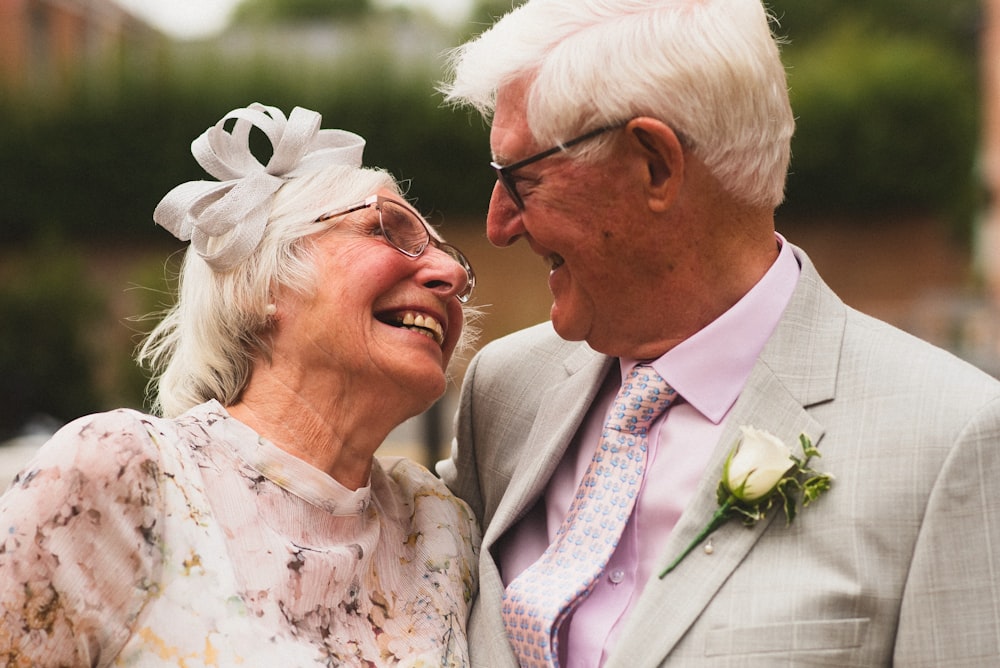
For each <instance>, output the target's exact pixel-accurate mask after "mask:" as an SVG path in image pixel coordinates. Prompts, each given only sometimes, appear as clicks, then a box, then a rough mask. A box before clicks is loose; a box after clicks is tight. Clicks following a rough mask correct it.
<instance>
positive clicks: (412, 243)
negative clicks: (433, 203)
mask: <svg viewBox="0 0 1000 668" xmlns="http://www.w3.org/2000/svg"><path fill="white" fill-rule="evenodd" d="M368 208H374V209H375V210H376V211H378V223H379V227H380V228H381V230H382V236H383V238H385V240H386V242H387V243H388V244H389V245H390V246H392V247H393V248H395V249H396V250H398V251H399V252H400V253H402V254H403V255H405V256H407V257H410V258H417V257H420V256H421V255H423V253H424V251H425V250H427V247H428V246H433V247H434V248H437V249H438V250H440V251H442V252H443V253H444V254H445V255H447V256H448V257H450V258H451V259H452V260H454V261H455V262H457V263H458V264H459V265H461V267H462V269H464V270H465V276H466V281H465V287H463V288H462V290H461V291H459V293H458V294H457V295H456V296H457V297H458V301H460V302H462V303H463V304H464V303H466V302H467V301H469V298H470V297H471V296H472V289H473V288H475V287H476V274H475V272H474V271H473V270H472V264H470V263H469V259H468V258H467V257H466V256H465V253H463V252H462V251H460V250H459V249H458V248H456V247H455V246H452V245H451V244H449V243H445V242H444V241H439V240H438V239H435V238H434V237H433V236H432V235H431V233H430V229H429V228H428V227H427V223H426V222H425V221H424V219H423V218H422V217H421V216H420V214H418V213H417V212H416V211H414V210H413V209H411V208H410V207H409V206H407V205H405V204H403V203H402V202H398V201H396V200H394V199H390V198H388V197H384V196H382V195H371V196H370V197H368V198H367V199H365V201H363V202H361V203H359V204H355V205H354V206H349V207H347V208H346V209H338V210H336V211H331V212H330V213H325V214H323V215H322V216H320V217H319V218H317V219H316V222H317V223H321V222H325V221H327V220H330V219H332V218H337V217H339V216H346V215H347V214H349V213H354V212H355V211H361V210H362V209H368Z"/></svg>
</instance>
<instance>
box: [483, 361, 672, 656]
mask: <svg viewBox="0 0 1000 668" xmlns="http://www.w3.org/2000/svg"><path fill="white" fill-rule="evenodd" d="M676 397H677V393H676V392H675V391H674V390H673V388H671V387H670V386H669V385H668V384H667V382H666V381H665V380H663V379H662V378H661V377H660V375H659V374H658V373H656V371H654V370H653V369H652V367H649V366H646V365H639V366H637V367H635V369H633V370H632V372H631V373H630V374H629V375H628V377H627V378H626V379H625V382H624V383H623V384H622V388H621V389H620V390H619V391H618V396H616V397H615V401H614V403H613V404H612V406H611V410H610V412H609V413H608V418H607V420H606V421H605V423H604V431H603V432H602V434H601V440H600V442H599V443H598V445H597V449H596V450H595V451H594V458H593V459H592V460H591V462H590V465H589V466H588V467H587V472H586V473H584V475H583V480H581V481H580V486H579V488H577V491H576V496H575V497H574V499H573V502H572V504H570V507H569V513H568V514H567V515H566V519H565V520H563V523H562V525H561V526H560V527H559V531H558V532H557V533H556V537H555V540H554V541H552V543H551V544H550V545H549V547H548V548H547V549H546V550H545V552H544V554H542V556H541V557H540V558H539V559H538V561H536V562H535V563H533V564H532V565H531V566H530V567H528V568H527V569H526V570H525V571H524V572H522V573H521V574H520V575H518V576H517V577H516V578H515V579H514V581H513V582H511V583H510V584H509V585H508V586H507V589H506V591H504V595H503V608H502V611H503V617H504V622H505V624H506V627H507V637H508V638H510V642H511V644H512V645H513V646H514V651H515V653H516V654H517V657H518V660H519V661H520V663H521V666H522V667H523V668H536V667H537V668H542V667H550V666H556V667H557V666H558V665H559V659H558V656H559V652H558V647H557V637H558V633H559V625H560V624H561V623H562V622H563V620H565V619H566V617H567V616H568V615H569V613H570V612H572V610H573V608H575V607H576V605H577V604H578V603H579V602H580V601H582V600H583V599H584V598H586V597H587V595H588V594H590V592H591V590H592V589H593V588H594V585H595V584H596V583H597V579H598V577H599V576H600V574H601V573H602V572H603V571H604V568H605V567H606V566H607V564H608V560H609V559H610V558H611V555H612V554H613V553H614V551H615V548H616V547H617V546H618V539H619V537H620V536H621V534H622V530H623V529H624V528H625V524H626V522H628V519H629V516H631V514H632V508H633V507H634V506H635V500H636V496H637V495H638V493H639V485H640V484H642V476H643V474H644V473H645V469H646V449H647V446H646V433H647V432H648V431H649V426H650V425H651V424H652V423H653V420H655V419H656V418H657V417H658V416H659V415H661V414H662V413H663V411H665V410H666V409H667V407H668V406H670V404H671V403H673V401H674V399H676Z"/></svg>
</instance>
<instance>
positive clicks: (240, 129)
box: [153, 103, 365, 271]
mask: <svg viewBox="0 0 1000 668" xmlns="http://www.w3.org/2000/svg"><path fill="white" fill-rule="evenodd" d="M232 119H235V120H236V122H235V124H234V125H233V128H232V131H227V130H226V129H225V125H226V122H227V121H230V120H232ZM321 121H322V116H320V114H318V113H316V112H315V111H310V110H308V109H303V108H301V107H295V108H294V109H293V110H292V113H291V115H290V116H289V117H288V118H287V119H286V118H285V115H284V114H283V113H282V112H281V110H280V109H277V108H275V107H268V106H265V105H263V104H259V103H254V104H251V105H250V106H249V107H247V108H245V109H234V110H233V111H230V112H229V113H228V114H226V115H225V116H224V117H223V118H222V120H220V121H219V122H218V123H216V124H215V125H214V126H213V127H211V128H209V129H208V130H206V131H205V132H204V133H202V135H201V136H200V137H198V138H197V139H195V140H194V141H193V142H192V143H191V153H192V154H193V155H194V157H195V160H197V161H198V164H199V165H201V166H202V168H203V169H204V170H205V171H206V172H208V173H209V174H211V175H212V176H214V177H215V178H217V179H219V182H215V181H189V182H187V183H182V184H181V185H179V186H177V187H176V188H174V189H173V190H171V191H170V192H169V193H167V195H166V196H165V197H164V198H163V199H162V200H161V201H160V203H159V204H158V205H157V207H156V209H155V211H153V220H154V221H155V222H156V223H157V224H159V225H161V226H163V227H165V228H166V229H167V230H169V231H170V232H171V233H172V234H173V235H174V236H175V237H177V238H178V239H180V240H181V241H188V240H190V241H191V247H192V248H194V250H195V251H196V252H197V253H198V255H200V256H201V257H202V258H204V260H205V262H207V263H208V265H209V266H210V267H212V269H214V270H215V271H227V270H229V269H232V268H233V267H234V266H236V264H237V263H238V262H240V260H243V259H245V258H246V257H248V256H249V255H250V254H251V253H253V251H254V250H255V249H256V248H257V245H258V244H259V243H260V240H261V239H262V238H263V235H264V227H265V225H266V224H267V219H268V216H269V214H270V210H271V199H272V197H273V196H274V193H276V192H277V191H278V188H280V187H281V185H282V184H283V183H284V182H285V181H286V180H288V179H291V178H295V177H296V176H301V175H303V174H306V173H308V172H314V171H316V170H318V169H322V168H323V167H327V166H329V165H345V166H350V167H360V166H361V155H362V153H363V152H364V147H365V140H364V139H363V138H362V137H360V136H358V135H356V134H354V133H353V132H347V131H346V130H320V129H319V126H320V123H321ZM253 127H257V128H260V130H261V131H262V132H263V133H264V134H265V135H266V136H267V138H268V140H269V141H270V142H271V147H272V149H273V153H272V155H271V158H270V160H268V161H267V164H266V165H263V164H261V163H260V162H259V161H258V160H257V158H255V157H254V155H253V153H251V152H250V130H251V129H252V128H253Z"/></svg>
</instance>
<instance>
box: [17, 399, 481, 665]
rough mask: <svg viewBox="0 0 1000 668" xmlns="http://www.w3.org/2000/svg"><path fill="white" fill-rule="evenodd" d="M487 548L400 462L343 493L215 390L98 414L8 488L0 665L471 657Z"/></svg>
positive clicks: (448, 660) (430, 479) (436, 489)
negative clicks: (474, 603) (144, 408)
mask: <svg viewBox="0 0 1000 668" xmlns="http://www.w3.org/2000/svg"><path fill="white" fill-rule="evenodd" d="M478 546H479V535H478V531H477V529H476V526H475V521H474V519H473V518H472V514H471V513H470V512H469V510H468V508H467V506H466V505H465V504H464V503H463V502H461V501H459V500H457V499H456V498H454V497H453V496H452V495H451V494H450V493H449V492H448V491H447V489H446V488H445V487H444V485H442V484H441V483H440V482H439V481H438V480H437V479H436V478H435V477H434V476H433V475H432V474H431V473H429V472H428V471H427V470H426V469H424V468H423V467H421V466H419V465H417V464H415V463H413V462H410V461H408V460H405V459H398V458H382V459H380V460H376V462H375V465H374V468H373V471H372V475H371V481H370V485H369V486H368V487H365V488H362V489H359V490H357V491H351V490H348V489H347V488H345V487H343V486H341V485H340V484H339V483H337V482H336V481H335V480H333V478H331V477H329V476H327V475H326V474H325V473H323V472H321V471H319V470H318V469H315V468H313V467H311V466H310V465H308V464H306V463H305V462H303V461H302V460H300V459H297V458H295V457H292V456H291V455H288V454H287V453H285V452H284V451H282V450H280V449H278V448H277V447H275V446H274V445H273V444H271V443H269V442H268V441H266V440H265V439H263V438H261V437H260V436H258V435H257V433H256V432H254V431H253V430H251V429H250V428H249V427H247V426H246V425H244V424H242V423H241V422H239V421H237V420H236V419H234V418H232V417H231V416H229V414H228V413H226V411H225V409H223V408H222V406H221V405H219V404H218V403H216V402H209V403H206V404H203V405H201V406H198V407H196V408H194V409H192V410H191V411H189V412H188V413H187V414H185V415H183V416H181V417H180V418H178V419H176V420H166V419H160V418H154V417H150V416H148V415H144V414H142V413H138V412H135V411H130V410H119V411H114V412H110V413H103V414H99V415H93V416H88V417H85V418H81V419H79V420H76V421H75V422H72V423H70V424H69V425H67V426H66V427H64V428H63V429H61V430H60V431H59V433H57V434H56V435H55V436H54V437H53V438H52V440H51V441H49V443H47V444H46V445H45V446H44V447H43V448H42V449H41V450H40V452H39V454H38V455H37V456H36V457H35V458H34V460H33V461H32V462H31V463H30V464H29V465H28V467H27V468H26V469H25V470H24V471H23V472H22V473H21V474H20V475H19V476H18V478H17V479H15V481H14V483H13V484H12V485H11V487H10V489H9V490H8V491H7V493H6V494H4V495H3V497H0V664H3V665H7V666H110V665H117V666H185V667H187V668H194V667H196V666H280V667H282V668H284V667H294V666H464V665H466V664H467V663H468V658H467V657H468V653H467V649H466V635H465V624H466V616H467V612H468V607H469V602H470V599H471V597H472V596H473V594H474V588H475V584H476V583H475V571H474V569H475V564H476V552H477V551H478Z"/></svg>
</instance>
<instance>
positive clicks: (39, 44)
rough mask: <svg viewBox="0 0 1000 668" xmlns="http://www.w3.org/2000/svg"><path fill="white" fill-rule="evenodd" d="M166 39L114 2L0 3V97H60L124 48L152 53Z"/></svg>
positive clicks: (37, 0) (117, 57) (15, 0)
mask: <svg viewBox="0 0 1000 668" xmlns="http://www.w3.org/2000/svg"><path fill="white" fill-rule="evenodd" d="M164 1H165V2H169V1H170V0H164ZM162 40H163V37H162V36H161V35H160V33H158V32H157V31H156V30H154V29H153V28H152V27H150V26H149V25H147V24H145V23H143V22H142V21H140V20H138V19H136V18H135V17H133V16H132V15H131V14H129V13H128V12H126V11H125V10H123V9H122V8H121V7H119V6H118V5H117V4H116V3H114V2H113V1H112V0H0V94H5V95H9V94H12V93H30V92H34V93H41V94H45V93H58V91H60V90H61V89H63V88H65V87H66V86H67V85H69V84H70V83H71V82H73V81H74V80H75V79H76V77H77V76H78V75H80V74H81V73H83V72H85V71H87V70H88V69H91V68H95V67H104V66H107V65H108V64H114V63H116V62H120V61H121V60H122V59H123V58H124V57H125V53H126V49H125V47H126V45H128V46H130V47H131V46H140V47H141V48H140V49H139V52H140V53H149V52H150V50H151V49H155V48H156V47H155V45H156V44H158V43H160V42H161V41H162ZM128 53H129V55H130V57H131V55H132V54H133V53H135V51H134V50H133V49H132V48H129V50H128Z"/></svg>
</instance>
